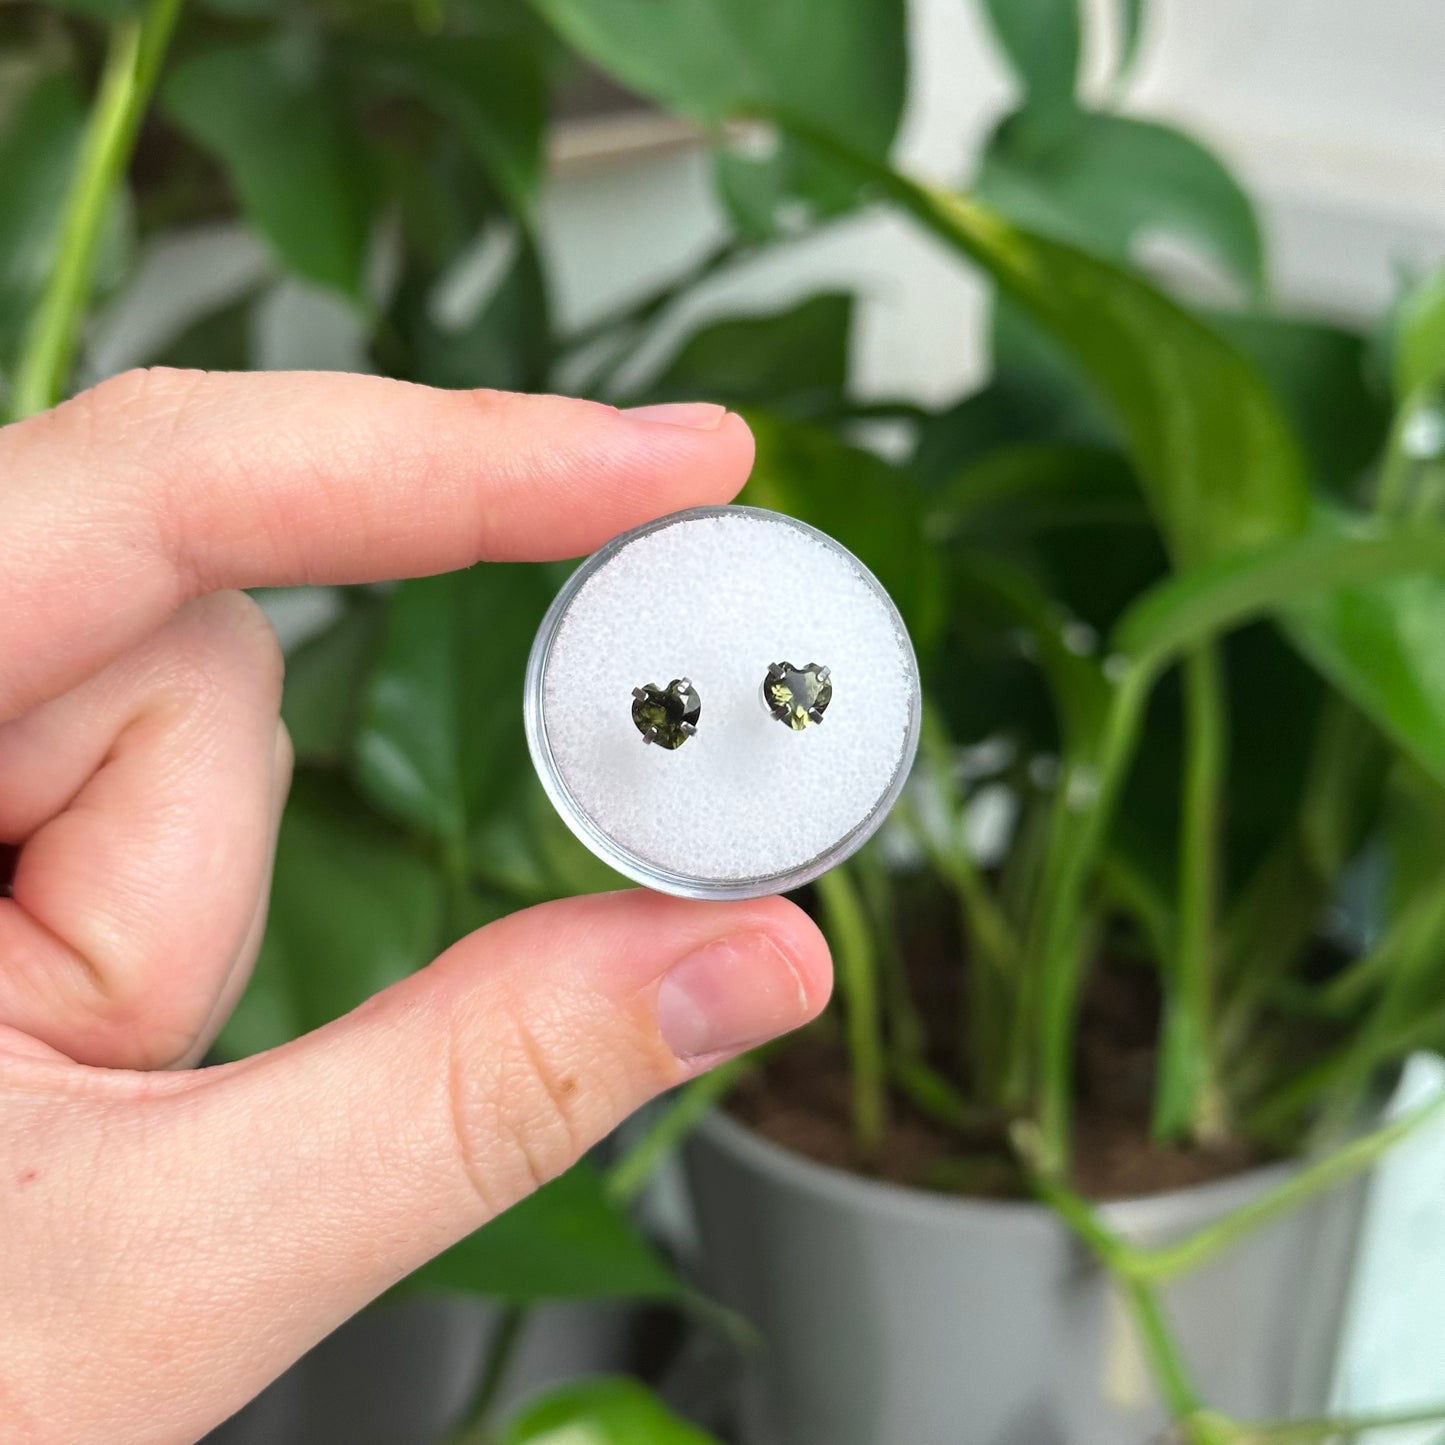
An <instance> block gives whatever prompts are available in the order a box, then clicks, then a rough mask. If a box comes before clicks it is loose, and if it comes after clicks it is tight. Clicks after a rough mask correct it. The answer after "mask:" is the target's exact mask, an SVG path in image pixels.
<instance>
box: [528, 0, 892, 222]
mask: <svg viewBox="0 0 1445 1445" xmlns="http://www.w3.org/2000/svg"><path fill="white" fill-rule="evenodd" d="M534 3H535V4H536V7H537V9H538V10H540V11H541V12H542V14H543V15H545V16H546V17H547V19H548V20H549V21H550V22H551V23H552V25H553V26H555V28H556V29H557V30H558V31H559V32H560V33H561V35H562V36H563V37H564V38H565V39H566V40H567V41H568V43H569V44H571V45H572V46H573V47H574V48H575V49H577V50H579V51H580V52H581V53H582V54H583V55H585V56H587V57H588V59H590V60H592V61H593V62H594V63H595V64H597V65H600V66H601V67H602V68H603V69H604V70H606V71H608V72H610V73H611V74H612V75H614V76H615V77H616V78H617V79H618V80H620V81H621V82H622V83H623V84H624V85H626V86H628V87H629V88H630V89H632V90H635V91H637V92H638V93H639V94H642V95H645V96H649V97H650V98H652V99H653V100H655V101H658V102H659V103H660V104H662V105H664V106H666V107H668V108H669V109H671V110H675V111H678V112H680V113H681V114H683V115H686V116H689V117H691V118H692V119H693V120H695V121H697V122H698V123H699V124H700V125H702V126H703V127H704V128H706V129H708V130H715V129H717V128H718V127H719V126H720V125H721V123H722V122H723V121H725V120H728V119H730V118H732V117H735V116H740V115H754V114H758V113H760V112H768V111H771V110H773V109H774V108H776V107H778V106H783V105H786V106H789V107H791V108H792V109H793V110H795V111H796V112H797V113H799V114H800V115H803V116H806V117H807V118H808V119H810V120H812V121H813V122H814V123H815V124H817V125H821V126H823V127H824V128H825V129H827V130H828V131H830V132H831V133H833V134H836V135H839V136H842V137H844V138H845V139H846V140H847V141H848V142H849V143H850V144H852V145H854V146H856V147H858V148H859V149H860V150H862V151H864V152H865V153H867V154H869V155H873V156H880V157H881V156H883V155H885V154H886V153H887V151H888V148H889V146H890V145H891V144H892V141H893V136H894V133H895V132H896V130H897V128H898V120H899V117H900V115H901V114H902V110H903V101H904V96H905V94H906V92H907V80H908V60H907V35H906V14H905V10H906V7H905V4H904V0H828V3H827V4H818V3H817V0H762V3H760V0H744V3H738V0H664V3H657V0H534ZM728 165H729V161H728V160H726V159H720V161H719V166H720V168H721V170H722V171H723V173H724V186H723V190H724V195H729V194H730V193H735V192H736V191H737V190H738V186H739V184H740V181H739V178H738V177H736V176H733V177H728V176H726V171H727V168H728ZM737 165H738V167H741V169H742V170H744V171H746V172H747V173H748V175H747V180H746V182H745V183H741V184H744V186H745V189H746V190H747V192H748V200H749V206H748V207H745V208H744V217H743V219H744V221H745V222H746V223H748V229H750V230H751V231H752V232H754V233H756V231H757V230H758V229H759V228H760V227H761V226H762V225H763V224H764V221H765V219H766V218H765V217H764V216H762V215H761V214H758V213H751V212H750V210H749V207H751V208H753V211H756V208H757V207H758V206H759V205H761V206H762V208H763V209H764V210H769V209H772V208H773V207H772V204H771V202H770V201H769V199H768V198H769V197H770V196H771V197H776V198H779V199H780V198H782V197H784V196H787V195H794V194H797V195H802V196H805V197H807V199H808V200H809V201H810V202H811V203H812V205H813V206H814V207H815V208H816V209H818V210H819V211H822V212H825V213H826V212H830V211H833V210H836V209H838V208H839V207H840V206H841V205H843V204H845V203H847V201H848V200H849V198H850V189H849V188H848V187H847V186H846V185H842V184H840V180H839V177H838V175H837V172H836V169H835V167H833V165H832V164H831V163H829V162H828V161H826V159H820V158H819V157H817V156H809V155H806V154H800V153H799V152H798V151H797V150H796V149H795V148H794V147H791V146H786V145H785V146H783V147H781V148H780V149H779V151H778V152H777V153H776V154H774V155H771V156H767V157H761V158H757V157H755V158H752V159H751V160H748V159H747V158H742V159H741V160H738V161H737Z"/></svg>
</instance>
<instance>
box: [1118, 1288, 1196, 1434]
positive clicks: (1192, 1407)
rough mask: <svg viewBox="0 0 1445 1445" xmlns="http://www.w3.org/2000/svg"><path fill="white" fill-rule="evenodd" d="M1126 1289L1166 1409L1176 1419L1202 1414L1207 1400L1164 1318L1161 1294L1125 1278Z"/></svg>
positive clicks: (1141, 1340)
mask: <svg viewBox="0 0 1445 1445" xmlns="http://www.w3.org/2000/svg"><path fill="white" fill-rule="evenodd" d="M1123 1290H1124V1298H1125V1300H1126V1301H1127V1303H1128V1305H1129V1312H1130V1314H1132V1315H1133V1317H1134V1327H1135V1328H1136V1329H1137V1330H1138V1331H1139V1339H1140V1342H1141V1343H1142V1344H1143V1346H1144V1354H1145V1356H1146V1357H1147V1358H1148V1361H1149V1368H1150V1369H1151V1371H1152V1372H1153V1375H1154V1379H1155V1382H1156V1383H1157V1384H1158V1386H1159V1393H1160V1394H1161V1395H1162V1396H1163V1397H1164V1405H1165V1408H1166V1409H1167V1410H1168V1411H1169V1414H1170V1416H1171V1417H1172V1418H1173V1419H1175V1420H1180V1421H1182V1420H1187V1419H1188V1418H1189V1417H1190V1416H1191V1415H1195V1414H1198V1413H1199V1412H1200V1411H1201V1410H1202V1409H1203V1408H1204V1402H1203V1401H1202V1400H1201V1399H1200V1397H1199V1392H1198V1390H1197V1389H1196V1388H1195V1386H1194V1382H1193V1381H1192V1380H1191V1379H1190V1377H1189V1367H1188V1366H1187V1365H1186V1364H1185V1363H1184V1354H1183V1351H1182V1350H1180V1348H1179V1346H1178V1344H1177V1342H1176V1341H1175V1339H1174V1332H1173V1331H1172V1330H1171V1329H1170V1328H1169V1322H1168V1320H1167V1319H1165V1317H1164V1307H1163V1305H1161V1304H1160V1302H1159V1296H1158V1295H1157V1294H1156V1293H1155V1291H1154V1290H1153V1289H1152V1288H1151V1287H1150V1286H1149V1285H1148V1284H1146V1283H1145V1282H1144V1281H1143V1280H1140V1279H1130V1280H1125V1281H1123Z"/></svg>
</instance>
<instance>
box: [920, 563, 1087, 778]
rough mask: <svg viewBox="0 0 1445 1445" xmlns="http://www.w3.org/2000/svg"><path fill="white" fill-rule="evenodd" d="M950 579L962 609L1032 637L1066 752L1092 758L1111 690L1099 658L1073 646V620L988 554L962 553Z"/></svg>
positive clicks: (1019, 571)
mask: <svg viewBox="0 0 1445 1445" xmlns="http://www.w3.org/2000/svg"><path fill="white" fill-rule="evenodd" d="M949 580H950V582H951V584H952V590H953V595H954V597H955V599H957V602H956V605H963V606H970V607H973V608H977V609H982V610H986V611H989V612H992V613H993V614H994V616H995V617H996V618H997V619H998V620H999V622H1000V623H1001V624H1002V625H1003V626H1005V627H1012V628H1015V629H1019V630H1021V631H1022V632H1023V633H1024V634H1025V635H1027V637H1028V638H1029V639H1030V648H1029V650H1030V652H1031V653H1032V655H1033V656H1034V657H1035V658H1036V659H1037V662H1038V666H1039V668H1040V670H1041V671H1042V672H1043V674H1044V677H1045V679H1046V680H1047V682H1048V685H1049V691H1050V693H1051V695H1052V697H1053V702H1054V708H1055V712H1056V714H1057V717H1058V730H1059V736H1060V738H1061V739H1062V741H1063V745H1064V749H1065V751H1066V752H1068V753H1070V754H1077V755H1078V756H1080V757H1087V756H1089V755H1090V753H1091V750H1092V749H1093V747H1094V745H1095V744H1096V743H1097V741H1098V738H1099V734H1100V732H1101V730H1102V726H1103V722H1104V716H1105V714H1106V712H1107V711H1108V705H1109V691H1110V690H1109V684H1108V682H1107V681H1106V680H1105V678H1104V674H1103V671H1102V669H1101V667H1100V665H1099V662H1098V660H1097V659H1096V658H1094V657H1090V656H1085V655H1082V654H1081V651H1080V649H1079V648H1078V646H1077V645H1073V646H1071V645H1070V635H1071V634H1070V631H1069V623H1070V622H1071V621H1072V620H1073V619H1071V618H1070V617H1069V616H1068V615H1067V614H1066V613H1064V611H1063V609H1062V608H1060V607H1059V605H1058V603H1057V602H1056V601H1054V599H1053V598H1051V597H1050V596H1049V595H1048V593H1046V592H1044V591H1043V589H1042V588H1040V587H1039V585H1038V584H1037V583H1036V582H1035V581H1034V579H1033V578H1032V577H1030V576H1029V574H1028V573H1027V572H1025V571H1023V570H1022V569H1021V568H1017V567H1013V566H1010V565H1009V564H1007V563H1005V562H1002V561H1000V560H999V559H998V558H997V557H995V556H991V555H989V554H987V553H967V554H964V555H961V556H960V557H959V558H958V559H957V561H956V562H955V565H954V566H953V567H952V568H950V572H949Z"/></svg>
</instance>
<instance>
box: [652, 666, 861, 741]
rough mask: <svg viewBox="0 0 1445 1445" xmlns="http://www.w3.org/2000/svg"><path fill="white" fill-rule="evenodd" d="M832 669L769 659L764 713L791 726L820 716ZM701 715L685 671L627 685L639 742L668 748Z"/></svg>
mask: <svg viewBox="0 0 1445 1445" xmlns="http://www.w3.org/2000/svg"><path fill="white" fill-rule="evenodd" d="M831 677H832V674H831V673H830V672H829V670H828V669H827V668H826V667H820V666H819V665H818V664H817V663H816V662H810V663H809V664H808V665H807V666H806V667H794V666H793V664H792V663H791V662H775V663H773V665H772V666H771V667H769V668H768V670H767V673H766V675H765V676H764V678H763V683H762V688H761V695H762V700H763V706H764V707H766V708H767V710H768V713H769V715H770V716H772V717H773V718H775V719H776V720H777V721H778V722H780V723H785V724H786V725H787V726H788V727H789V728H790V729H792V731H793V732H802V731H803V729H804V728H807V727H811V726H812V725H813V724H814V723H820V722H822V721H823V714H824V713H825V712H826V711H827V710H828V704H829V703H830V702H832V700H833V683H832V680H831ZM701 717H702V699H701V698H700V697H699V696H698V692H697V689H696V688H695V687H694V686H693V685H692V682H691V681H690V680H689V679H688V678H685V677H676V678H673V680H672V681H671V682H670V683H668V685H667V686H666V687H658V685H657V684H656V683H653V682H649V683H648V684H647V685H646V686H644V687H634V688H633V689H632V723H633V726H634V727H636V729H637V731H638V732H640V733H641V734H642V741H643V742H645V743H656V744H657V745H658V746H659V747H663V748H666V749H668V750H669V751H673V750H675V749H677V748H680V747H681V746H682V745H683V744H684V743H685V742H686V741H687V740H688V739H689V738H690V737H692V736H694V734H696V732H697V725H698V721H699V720H700V719H701Z"/></svg>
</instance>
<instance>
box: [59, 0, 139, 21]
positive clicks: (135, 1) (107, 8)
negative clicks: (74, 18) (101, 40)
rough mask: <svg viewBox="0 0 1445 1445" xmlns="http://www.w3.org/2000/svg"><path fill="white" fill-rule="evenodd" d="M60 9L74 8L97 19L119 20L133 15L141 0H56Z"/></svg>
mask: <svg viewBox="0 0 1445 1445" xmlns="http://www.w3.org/2000/svg"><path fill="white" fill-rule="evenodd" d="M56 4H58V5H59V7H60V8H61V9H62V10H74V11H77V12H78V13H79V14H81V15H91V16H94V17H95V18H96V19H97V20H106V21H113V20H121V19H123V18H124V17H125V16H127V15H134V14H135V12H136V11H137V10H139V9H140V7H141V0H56Z"/></svg>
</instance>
